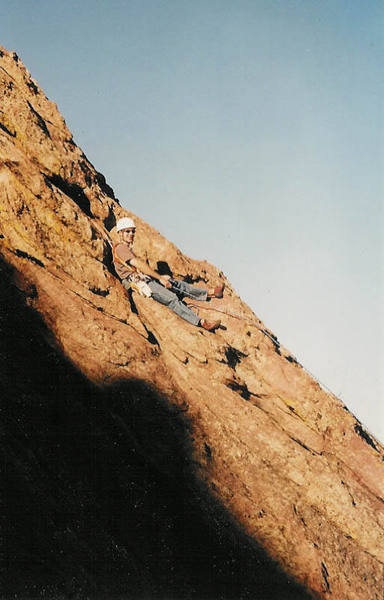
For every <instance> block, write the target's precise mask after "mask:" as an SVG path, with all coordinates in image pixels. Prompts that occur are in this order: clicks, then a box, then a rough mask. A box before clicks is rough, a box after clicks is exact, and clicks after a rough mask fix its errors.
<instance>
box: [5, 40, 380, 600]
mask: <svg viewBox="0 0 384 600" xmlns="http://www.w3.org/2000/svg"><path fill="white" fill-rule="evenodd" d="M0 85H1V104H0V191H1V200H0V201H1V220H0V242H1V255H2V259H3V261H4V264H5V265H6V267H4V270H3V271H2V273H3V276H4V281H8V280H9V278H11V280H12V286H14V288H15V289H16V290H19V292H18V293H19V296H20V294H21V296H22V297H23V298H24V302H25V304H26V305H27V306H28V307H29V309H32V310H33V311H34V313H36V314H37V315H40V317H41V319H42V322H43V323H44V327H43V326H42V327H41V335H42V336H44V339H45V342H44V343H47V344H49V347H51V348H52V352H55V353H56V352H57V350H58V351H59V353H61V354H62V355H63V356H64V357H65V358H66V360H68V361H69V363H68V364H69V365H73V366H74V367H75V370H74V372H77V371H76V370H78V371H79V372H80V373H79V374H78V377H80V376H83V377H84V378H85V379H81V381H82V382H84V381H87V382H88V383H81V385H80V383H79V384H78V385H79V386H80V387H81V386H83V385H92V384H93V385H96V387H95V388H94V389H97V390H99V391H100V394H107V393H108V390H115V389H116V385H121V384H122V383H124V382H126V383H127V382H131V381H132V379H135V380H138V382H137V385H139V383H140V382H145V384H150V385H151V386H152V387H151V389H152V390H156V394H157V395H159V396H158V397H162V398H166V404H168V405H169V407H172V406H173V407H178V408H180V409H181V410H182V411H183V419H184V420H185V422H187V423H188V428H187V429H188V444H187V445H186V446H185V447H184V446H183V448H184V451H185V456H184V457H183V460H184V463H185V465H189V466H188V468H186V467H183V469H184V472H188V473H190V481H192V479H193V482H194V483H193V485H194V486H195V489H196V486H197V487H198V486H202V487H201V489H204V490H205V491H204V494H207V496H206V497H207V498H208V497H209V498H210V502H211V501H212V502H217V506H218V510H219V511H220V510H223V514H225V515H227V516H228V515H229V516H230V519H232V520H231V523H232V525H231V527H232V526H233V528H234V530H235V529H236V531H238V532H239V533H238V535H239V540H240V537H241V536H244V540H247V542H246V543H247V544H248V543H253V542H254V543H255V544H256V545H257V547H261V548H263V549H264V550H265V551H266V552H267V554H268V556H270V557H271V559H272V560H273V561H276V563H277V564H278V565H280V567H281V568H282V569H283V571H284V572H285V573H287V574H288V576H289V577H290V578H292V581H293V580H296V581H297V582H299V584H301V585H302V586H304V587H305V589H307V590H308V591H309V592H310V593H311V595H313V596H314V597H319V598H335V599H340V600H362V599H366V600H382V598H383V563H384V539H383V530H384V464H383V448H382V447H381V446H380V444H379V443H378V442H377V441H376V440H375V439H374V438H372V436H371V435H370V434H368V433H367V432H366V431H365V430H364V429H363V427H362V426H361V424H360V423H359V422H358V421H357V420H356V418H355V417H354V416H353V415H352V414H350V412H349V411H348V410H347V409H346V407H345V406H344V405H343V404H342V403H341V402H340V401H339V400H338V399H337V398H335V397H334V396H332V395H330V394H328V393H326V392H325V391H324V390H323V389H322V388H321V387H320V386H319V385H318V383H317V382H315V381H314V380H313V379H312V378H311V377H310V376H309V375H308V374H307V373H306V372H305V370H304V369H303V368H302V367H301V366H300V365H299V364H298V363H297V362H296V361H295V359H294V358H293V357H292V356H291V355H290V353H289V351H287V350H286V349H285V348H283V347H282V346H281V345H280V344H279V343H278V341H277V340H273V339H272V338H271V337H268V336H267V335H265V333H263V331H262V330H263V329H265V327H264V325H263V324H262V323H261V322H260V321H259V320H258V319H257V317H256V316H255V315H254V314H253V313H252V311H251V310H250V309H249V307H248V306H246V305H245V304H244V303H243V302H242V301H241V299H240V298H239V297H238V296H237V295H236V293H235V291H234V290H233V288H232V287H231V285H230V283H229V282H228V281H227V280H225V277H224V275H223V274H222V273H221V272H220V271H219V270H218V269H217V268H215V267H213V266H211V265H209V264H208V263H206V262H197V261H194V260H192V259H190V258H187V257H185V256H183V255H182V254H181V252H180V251H179V250H178V249H177V248H176V247H175V246H174V245H173V244H172V243H170V242H169V241H167V240H166V239H165V238H164V237H163V236H162V235H161V234H160V233H159V232H157V231H156V230H154V229H153V228H152V227H150V226H149V225H148V224H146V223H145V222H143V221H142V220H141V219H140V218H139V217H138V216H136V215H134V218H135V220H136V221H137V223H138V232H137V236H136V237H137V241H136V245H135V251H136V253H137V254H138V255H139V256H141V257H142V258H144V259H145V260H146V261H148V263H149V264H150V265H151V266H152V267H153V268H155V269H159V270H161V269H163V270H168V269H169V270H170V271H171V272H172V273H173V275H174V276H176V277H179V278H184V279H186V280H188V281H191V282H196V283H197V284H198V285H199V286H207V287H208V286H211V285H212V284H213V283H216V282H217V281H219V280H224V281H225V283H226V291H225V295H224V299H223V300H213V301H211V302H210V303H209V305H208V306H209V308H210V309H212V308H215V307H216V308H218V309H220V310H224V311H227V312H230V313H233V314H236V315H238V316H239V315H240V316H241V317H242V318H241V319H240V318H235V317H234V316H229V315H224V314H222V315H220V316H221V317H222V323H223V327H222V328H221V329H220V330H218V332H217V333H216V334H210V333H208V332H205V331H203V330H201V329H198V328H194V327H193V326H191V325H189V324H187V323H185V322H183V321H181V320H180V319H179V318H178V317H177V316H176V315H174V314H173V313H172V312H170V311H169V310H167V309H166V308H165V307H162V306H161V305H159V304H157V303H155V302H154V301H152V300H149V299H145V298H141V297H138V296H136V295H133V297H132V298H131V299H129V298H128V297H127V295H126V294H125V291H124V289H123V288H122V286H121V285H120V284H119V282H118V281H117V279H116V277H115V275H114V272H113V268H112V266H111V257H110V248H109V244H108V237H109V235H110V236H111V237H112V238H113V237H114V229H113V227H114V224H115V222H116V219H117V218H119V217H120V216H122V215H128V216H132V214H131V213H130V212H128V211H126V210H124V209H122V207H121V206H120V205H119V203H118V202H117V201H116V200H115V198H114V195H113V192H112V190H111V188H109V186H108V185H107V184H106V183H105V180H104V178H103V176H102V175H101V174H99V173H97V172H96V171H95V169H94V168H93V166H92V165H91V164H90V163H89V161H88V160H87V158H86V156H85V155H84V154H83V153H82V151H81V150H80V149H79V148H78V147H77V146H76V144H75V143H74V141H73V138H72V135H71V133H70V132H69V130H68V129H67V127H66V125H65V122H64V120H63V118H62V117H61V116H60V114H59V112H58V110H57V107H56V105H55V104H53V103H52V102H50V101H49V100H48V99H47V98H46V97H45V95H44V93H43V92H42V91H41V89H40V88H39V86H38V84H37V83H36V82H35V81H34V80H33V79H32V78H31V76H30V74H29V73H28V71H27V70H26V69H25V67H24V66H23V64H22V63H21V61H20V59H19V58H18V57H17V55H16V54H14V53H8V52H7V51H5V50H4V49H1V52H0ZM108 232H110V234H109V233H108ZM3 285H4V284H3ZM19 296H18V297H19ZM20 310H22V309H20ZM200 314H201V315H202V316H213V315H216V313H214V312H211V310H210V311H209V312H207V311H206V310H205V309H203V308H201V309H200ZM18 335H21V332H20V331H18ZM18 353H20V351H19V350H18V352H17V353H16V356H17V355H18ZM55 356H56V354H55ZM12 360H15V358H14V357H13V358H12ZM46 366H47V365H46ZM47 368H48V367H47ZM68 368H69V367H68ZM70 368H71V369H72V368H73V367H72V366H71V367H70ZM18 372H19V373H20V372H21V373H22V372H23V368H20V370H19V371H18ZM80 374H81V375H80ZM52 385H54V382H53V383H52ZM140 385H144V384H140ZM87 389H88V388H87ZM137 389H138V390H139V391H140V389H141V388H140V387H139V388H137ZM72 393H73V402H74V404H75V403H76V402H77V400H76V387H75V388H74V389H73V390H72ZM111 393H112V392H111ZM135 393H136V396H137V395H138V396H140V393H139V392H137V390H136V392H135ZM105 397H106V396H103V398H105ZM15 398H16V396H15ZM15 401H16V400H15ZM145 406H146V408H147V411H150V410H151V403H150V402H146V403H145ZM140 414H141V413H140ZM61 417H63V415H61ZM141 417H142V418H143V419H144V422H145V418H148V415H146V416H145V415H141ZM94 423H95V421H93V426H94V427H96V425H95V424H94ZM83 433H84V432H83ZM31 435H32V434H31ZM154 437H156V433H154ZM163 443H164V445H165V447H166V440H163ZM150 446H151V444H146V445H145V448H146V454H147V458H146V460H152V461H154V463H155V464H157V466H159V464H160V463H161V464H160V467H159V468H160V471H161V469H165V470H167V468H169V464H170V463H171V462H172V460H173V459H172V452H170V451H169V449H168V450H164V448H163V446H162V449H160V450H159V447H158V445H157V443H156V442H155V443H154V445H153V456H152V457H151V456H148V453H149V455H150V453H151V450H150ZM163 450H164V452H163ZM162 452H163V454H162ZM179 459H180V457H178V459H177V460H179ZM36 460H37V459H36ZM175 460H176V458H175ZM201 496H203V494H201ZM201 504H202V506H201V510H202V511H203V512H204V510H205V511H208V512H209V510H211V509H208V508H207V505H206V503H205V502H204V501H202V503H201ZM109 508H111V507H109ZM208 512H207V514H208ZM210 514H211V513H210ZM159 518H160V517H159ZM120 533H121V532H120ZM100 535H102V534H100ZM153 535H155V534H154V533H153ZM241 539H243V538H241ZM252 540H253V542H252ZM244 543H245V542H244ZM239 544H240V542H239ZM120 558H121V557H120ZM57 560H58V563H59V559H57ZM58 568H60V567H58ZM84 585H85V584H84ZM95 585H96V584H95ZM247 585H248V584H247ZM252 585H253V584H252ZM254 585H256V586H257V582H256V583H254ZM97 589H98V590H99V588H97ZM99 591H100V590H99ZM100 593H101V592H100ZM105 593H107V592H105ZM132 593H133V595H131V597H139V596H140V594H144V596H145V593H147V597H150V593H152V594H153V595H154V596H155V592H153V590H152V592H148V590H147V592H145V590H144V591H143V590H141V591H139V590H136V592H132ZM135 593H136V596H135ZM210 593H211V597H226V596H225V595H217V596H215V595H212V594H214V592H212V590H211V592H210ZM284 593H285V597H286V598H288V597H289V596H288V592H284ZM95 594H96V592H95ZM220 594H222V592H220ZM297 594H298V595H297V597H302V596H299V594H300V592H299V591H297ZM68 595H70V593H69V592H68ZM31 597H32V594H31ZM47 597H49V596H47ZM63 597H67V596H66V595H65V592H63ZM79 597H84V596H81V593H80V596H79ZM94 597H95V596H94ZM140 597H141V596H140ZM185 597H187V592H185ZM201 597H203V595H202V596H201ZM238 597H240V596H239V595H238ZM243 597H248V596H245V595H244V596H243ZM265 597H267V595H265ZM268 597H269V596H268ZM281 597H284V596H281Z"/></svg>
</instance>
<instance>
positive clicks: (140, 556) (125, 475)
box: [0, 266, 308, 600]
mask: <svg viewBox="0 0 384 600" xmlns="http://www.w3.org/2000/svg"><path fill="white" fill-rule="evenodd" d="M0 271H1V276H2V284H1V286H0V290H1V296H2V298H1V307H2V308H1V313H0V327H1V341H0V356H1V360H2V372H3V377H2V379H1V386H2V388H3V389H2V390H1V398H2V400H1V402H2V413H3V419H2V427H3V431H2V440H3V443H2V448H1V452H2V457H1V460H2V462H3V464H4V465H6V471H5V483H6V486H5V492H4V494H3V497H2V500H3V514H4V515H5V523H6V526H5V529H4V532H3V542H4V546H3V549H4V548H5V550H6V551H5V561H4V564H3V570H2V575H3V576H4V578H5V579H4V583H5V585H4V587H3V596H2V597H4V598H7V599H8V598H9V599H10V598H19V599H32V598H46V599H50V600H52V599H53V598H54V599H55V600H57V599H69V598H71V599H79V600H84V599H86V598H90V599H92V600H93V599H95V600H98V599H105V600H107V599H108V600H113V599H117V598H121V599H122V598H124V599H125V600H127V599H133V600H136V599H137V600H139V599H140V600H151V599H153V600H157V599H159V600H160V599H163V600H171V599H175V600H184V599H185V600H187V599H188V600H189V599H191V600H192V599H196V600H204V599H207V600H208V599H212V600H213V599H222V600H227V599H228V600H232V599H233V600H234V599H235V598H236V600H239V599H248V598H249V599H250V598H252V599H253V598H258V599H260V600H272V599H274V598H276V599H277V598H278V599H279V600H282V599H284V600H289V599H292V600H293V599H294V600H299V599H300V600H301V599H304V598H308V596H306V594H305V593H304V592H303V591H302V590H301V589H300V588H299V587H298V586H296V585H295V584H294V583H293V582H292V581H290V580H289V579H288V578H287V577H286V576H285V575H284V574H283V573H282V572H281V571H280V570H279V569H278V568H277V567H276V565H274V564H273V563H272V561H270V560H269V559H268V557H267V555H266V554H265V553H264V551H263V550H261V549H260V548H258V547H257V546H256V545H255V544H254V543H252V542H251V541H250V540H249V538H247V537H246V536H245V535H244V534H243V533H242V532H241V531H240V530H238V529H237V527H236V525H235V524H234V523H232V522H231V520H230V518H229V517H228V515H226V513H225V512H224V511H223V510H222V509H221V508H220V507H219V506H218V505H217V504H216V503H215V502H214V500H213V499H212V498H211V497H210V495H209V493H208V492H207V490H205V489H204V488H203V487H202V486H201V485H200V484H199V483H198V482H197V480H196V477H195V474H194V465H193V461H192V458H191V441H190V426H189V423H188V421H187V419H186V416H185V414H184V413H181V412H179V411H178V410H177V409H175V408H172V407H170V406H169V404H168V402H167V400H166V398H163V397H162V396H161V395H159V394H158V393H157V392H156V390H154V389H153V388H151V386H149V385H147V384H146V383H145V382H142V381H125V382H121V383H119V384H116V385H114V386H112V387H110V388H106V389H100V388H98V387H96V386H94V385H93V384H91V383H90V382H89V381H88V380H87V379H86V378H84V377H83V376H82V375H81V374H80V373H79V372H78V371H77V370H76V369H75V368H74V367H73V365H72V364H70V363H69V362H68V361H67V360H66V359H65V358H64V357H63V356H62V355H61V354H60V352H58V351H57V349H56V348H55V345H54V343H53V341H52V340H51V336H50V333H49V332H48V331H47V330H46V328H45V326H44V325H43V323H42V322H41V320H40V318H39V317H38V316H37V315H36V314H35V313H34V311H32V310H31V309H29V308H27V307H26V306H25V295H26V294H36V291H35V290H33V289H31V288H30V289H27V288H25V290H26V291H25V290H24V292H20V291H19V290H18V289H17V288H16V287H15V286H14V285H13V284H12V273H11V271H10V270H9V269H8V268H7V267H4V266H3V267H1V270H0Z"/></svg>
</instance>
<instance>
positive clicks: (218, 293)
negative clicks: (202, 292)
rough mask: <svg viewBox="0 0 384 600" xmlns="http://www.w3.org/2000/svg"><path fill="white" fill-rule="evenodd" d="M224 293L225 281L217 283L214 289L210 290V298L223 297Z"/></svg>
mask: <svg viewBox="0 0 384 600" xmlns="http://www.w3.org/2000/svg"><path fill="white" fill-rule="evenodd" d="M223 293H224V283H221V284H220V285H217V286H216V287H215V288H213V290H211V291H210V292H208V298H222V297H223Z"/></svg>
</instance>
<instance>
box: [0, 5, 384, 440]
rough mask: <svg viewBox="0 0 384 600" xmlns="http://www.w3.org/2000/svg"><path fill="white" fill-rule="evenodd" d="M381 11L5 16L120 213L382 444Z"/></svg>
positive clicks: (78, 9) (0, 16)
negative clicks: (210, 268) (253, 318)
mask: <svg viewBox="0 0 384 600" xmlns="http://www.w3.org/2000/svg"><path fill="white" fill-rule="evenodd" d="M383 30H384V4H383V3H382V2H381V0H236V1H233V0H188V1H186V0H125V1H123V0H108V1H107V0H82V1H74V0H66V1H65V2H63V1H62V0H60V1H58V0H43V1H42V0H34V2H31V1H30V0H14V1H13V2H4V1H3V2H1V3H0V43H1V44H2V45H4V46H5V47H6V48H7V49H8V50H16V51H17V53H18V54H19V55H20V57H21V59H22V60H23V62H24V63H25V64H26V66H27V68H28V69H29V70H30V71H31V73H32V75H33V76H34V78H35V79H37V81H38V82H39V84H40V85H41V86H42V88H43V89H44V91H45V93H46V94H47V95H48V97H49V98H50V99H52V100H54V101H55V102H57V104H58V106H59V109H60V111H61V112H62V114H63V116H64V117H65V119H66V121H67V124H68V126H69V128H70V129H71V131H72V133H73V134H74V138H75V140H76V142H77V143H78V144H79V145H80V146H81V147H82V149H83V150H84V151H85V153H86V154H87V156H88V158H89V160H90V161H91V162H92V163H93V164H94V165H95V167H96V168H97V169H98V170H99V171H101V172H103V173H104V175H105V176H106V177H107V181H108V183H109V184H110V185H111V186H112V187H113V188H114V190H115V193H116V195H117V197H118V198H119V200H120V202H121V204H122V205H123V206H124V207H126V208H129V209H130V210H132V211H134V212H135V213H137V214H138V215H140V216H141V217H142V218H144V219H145V220H146V221H147V222H148V223H150V224H151V225H153V226H154V227H156V228H157V229H158V230H160V231H161V232H162V233H163V234H164V235H165V236H166V237H167V238H168V239H170V240H171V241H173V242H174V243H175V244H176V245H177V246H179V247H180V249H181V250H182V251H183V252H185V253H186V254H187V255H189V256H191V257H193V258H197V259H204V258H206V259H207V260H209V262H211V263H213V264H215V265H216V266H218V267H219V268H221V269H222V270H223V271H224V273H225V274H226V275H227V277H228V278H229V279H230V281H231V282H232V284H233V285H234V286H235V288H236V289H237V291H238V293H239V294H240V295H241V296H242V298H243V299H244V300H245V301H246V302H247V303H248V304H249V305H250V306H251V307H252V309H253V310H254V311H255V313H256V314H257V315H258V316H259V317H260V318H261V319H262V320H263V321H264V322H265V324H266V325H267V326H268V327H269V328H271V329H272V330H273V331H274V333H275V334H276V335H277V336H278V338H279V339H280V341H281V343H282V344H283V345H284V346H286V347H287V348H289V349H290V350H291V351H292V352H293V354H295V356H296V358H297V359H298V360H299V362H301V363H302V364H303V365H304V366H305V367H306V368H308V369H309V370H310V371H311V372H312V373H313V374H314V375H315V376H316V377H317V378H318V379H319V380H320V381H321V382H323V383H324V384H326V385H327V386H328V387H329V388H330V389H331V390H332V391H333V392H334V393H335V394H336V395H337V396H339V397H340V398H341V399H342V400H343V401H344V402H345V403H346V404H347V406H348V407H349V408H350V409H351V410H352V412H354V414H355V415H356V416H357V417H358V418H359V419H360V420H361V421H362V422H363V424H364V425H365V426H366V427H367V428H368V429H369V430H370V431H371V432H372V433H374V434H376V435H377V436H378V437H379V439H381V441H384V409H383V404H384V403H383V401H384V377H383V371H384V312H383V303H384V281H383V279H384V276H383V264H384V216H383V198H384V195H383V191H384V190H383V187H384V186H383V166H384V165H383V58H384V52H383Z"/></svg>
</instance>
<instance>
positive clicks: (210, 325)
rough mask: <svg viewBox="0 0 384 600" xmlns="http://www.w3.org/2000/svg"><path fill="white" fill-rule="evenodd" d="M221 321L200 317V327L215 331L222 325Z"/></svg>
mask: <svg viewBox="0 0 384 600" xmlns="http://www.w3.org/2000/svg"><path fill="white" fill-rule="evenodd" d="M220 325H221V321H220V320H218V321H207V320H206V319H200V327H202V328H203V329H206V330H207V331H215V329H217V328H218V327H220Z"/></svg>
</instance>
